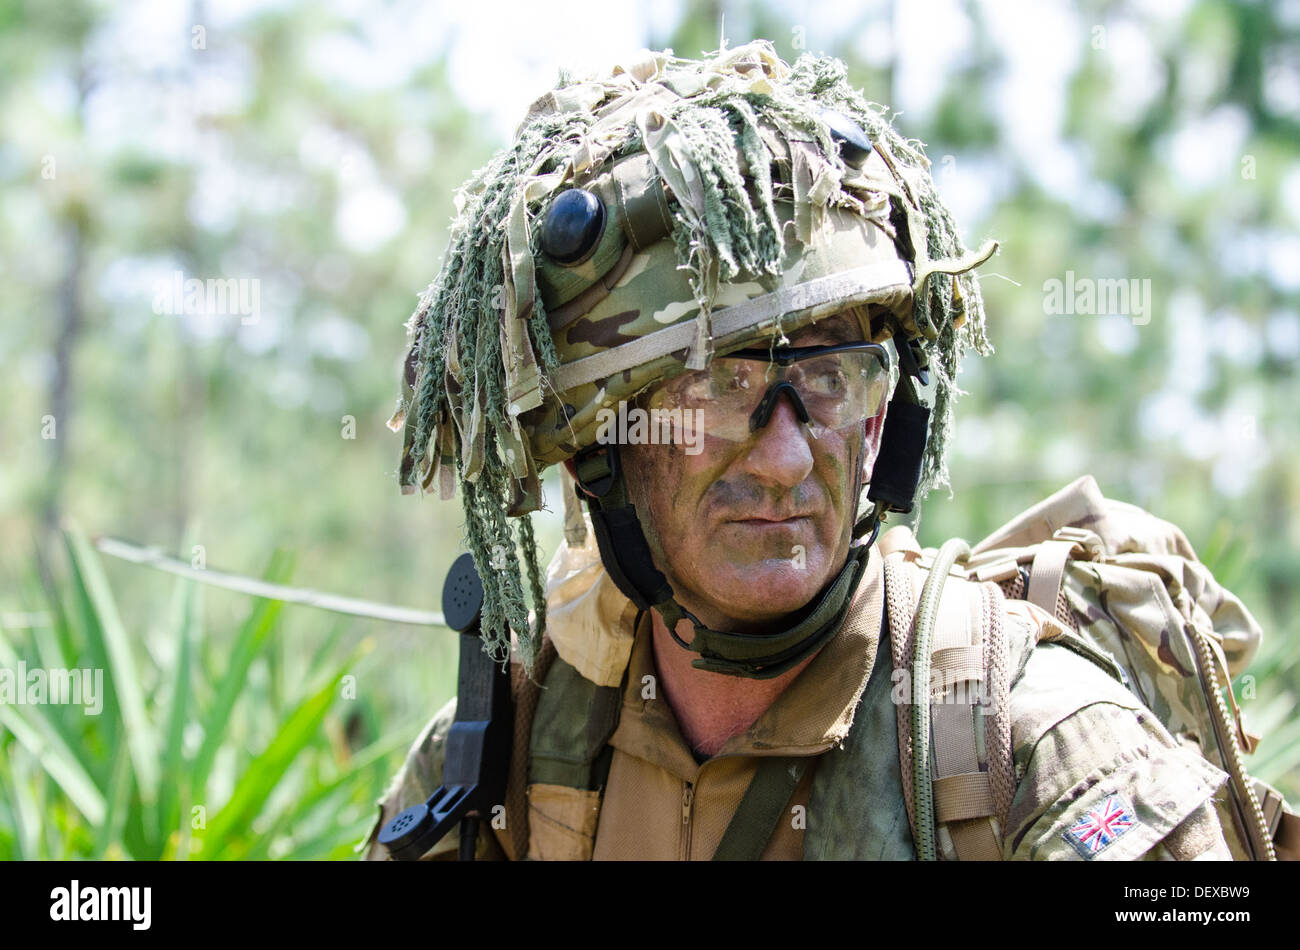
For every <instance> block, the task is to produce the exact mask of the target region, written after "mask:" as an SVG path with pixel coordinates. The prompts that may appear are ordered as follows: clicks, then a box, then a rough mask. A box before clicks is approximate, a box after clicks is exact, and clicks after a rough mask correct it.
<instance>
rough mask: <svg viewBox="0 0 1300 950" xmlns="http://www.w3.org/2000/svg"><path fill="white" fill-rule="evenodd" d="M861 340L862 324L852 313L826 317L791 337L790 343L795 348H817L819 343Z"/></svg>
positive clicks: (846, 312)
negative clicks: (811, 346)
mask: <svg viewBox="0 0 1300 950" xmlns="http://www.w3.org/2000/svg"><path fill="white" fill-rule="evenodd" d="M861 339H862V324H860V323H859V322H858V317H857V314H855V313H853V312H852V311H845V312H844V313H837V314H835V315H834V316H831V317H824V318H823V319H821V320H818V321H817V322H816V323H814V324H811V325H809V326H806V327H803V328H801V329H800V330H799V331H798V332H797V333H792V334H791V335H790V342H791V344H793V345H795V346H809V345H813V346H815V345H817V344H818V343H855V342H857V341H859V340H861Z"/></svg>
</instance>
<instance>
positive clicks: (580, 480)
mask: <svg viewBox="0 0 1300 950" xmlns="http://www.w3.org/2000/svg"><path fill="white" fill-rule="evenodd" d="M894 342H895V346H896V347H897V348H898V349H899V355H900V362H901V368H902V370H903V373H902V376H901V378H900V380H899V385H898V387H897V389H896V391H895V393H894V397H893V398H892V399H891V400H890V402H889V411H888V413H887V414H886V416H885V425H884V431H883V432H882V433H881V439H880V451H879V452H878V454H877V456H876V462H875V465H874V467H873V468H872V472H871V488H870V489H869V491H868V496H867V497H868V500H869V501H871V502H872V503H873V504H872V507H871V509H870V510H869V511H868V513H867V514H866V515H864V516H863V517H862V518H861V519H859V520H858V521H857V523H856V524H854V525H853V529H852V533H851V538H850V545H849V555H848V558H847V559H846V561H845V563H844V566H843V567H841V568H840V570H839V571H838V572H837V573H836V575H835V577H833V578H832V579H831V580H830V582H829V583H828V584H827V585H826V586H825V587H823V588H822V590H821V592H820V593H819V594H818V595H817V597H815V598H814V600H813V602H812V603H813V606H812V609H811V610H810V611H809V612H807V613H806V614H805V615H804V617H803V619H801V620H799V621H798V622H797V623H795V624H794V625H793V626H791V627H789V628H788V629H786V630H781V631H778V632H776V633H764V634H752V633H732V632H728V631H724V630H713V629H710V628H709V627H706V626H705V625H704V624H703V623H701V622H700V620H699V618H698V617H696V616H695V615H694V614H692V613H691V612H690V611H689V610H687V609H686V608H685V607H683V606H682V605H681V604H679V603H678V602H677V600H676V598H675V597H674V595H673V589H672V585H671V584H669V583H668V579H667V578H666V577H664V575H663V573H662V572H661V571H660V570H659V569H658V568H657V567H655V564H654V557H653V555H652V554H651V551H650V544H649V542H647V540H646V537H645V532H644V531H643V530H642V527H641V521H640V519H639V518H638V517H637V513H636V509H635V508H634V507H633V505H632V503H631V501H630V500H629V498H628V493H627V483H626V481H625V480H624V477H623V471H622V466H621V465H620V462H619V447H618V446H617V445H614V444H611V445H595V446H592V447H591V448H588V449H586V450H584V451H582V452H580V453H578V455H577V456H576V457H575V459H574V462H575V466H574V467H575V469H576V471H577V479H576V480H577V487H576V491H577V492H578V496H579V498H582V499H584V500H585V501H586V502H587V506H588V509H589V510H590V513H591V524H592V528H593V529H594V531H595V534H596V543H597V546H598V547H599V549H600V559H601V561H602V562H603V563H604V565H605V570H606V571H607V572H608V573H609V575H610V578H611V579H612V580H613V581H614V583H615V585H616V586H617V587H618V589H619V590H620V591H622V592H623V593H624V594H625V595H626V596H627V598H628V599H629V600H631V601H632V603H634V604H636V606H637V608H638V609H639V610H643V611H644V610H647V609H649V608H651V607H653V608H654V609H655V610H657V611H658V612H659V616H660V617H662V618H663V622H664V625H665V626H666V627H667V628H668V632H669V633H670V634H671V635H672V638H673V639H674V640H676V641H677V643H679V644H680V645H681V646H682V647H684V648H685V649H687V650H691V651H692V652H695V653H698V654H700V657H699V659H696V660H694V661H692V663H691V665H692V666H693V667H695V668H696V669H701V670H708V671H710V672H713V673H725V674H727V675H729V676H743V677H747V678H750V679H770V678H771V677H774V676H780V675H781V674H782V673H785V672H786V671H788V670H790V669H793V668H794V667H795V666H797V665H798V664H799V663H801V662H803V660H805V659H806V658H807V657H809V656H811V655H812V654H813V653H814V652H816V651H817V650H819V649H820V648H821V647H822V646H823V645H824V644H825V643H826V642H827V641H828V640H829V639H830V638H831V637H832V636H834V635H835V632H836V631H837V630H839V628H840V625H841V623H842V622H843V620H844V616H845V615H846V614H847V613H848V609H849V605H850V603H851V602H852V595H853V592H854V591H855V590H857V586H858V582H859V581H860V580H861V578H862V574H863V572H864V571H865V569H866V566H867V558H868V554H869V552H870V549H871V545H872V544H873V543H874V542H875V540H876V535H877V534H878V533H879V531H880V523H881V521H882V519H883V518H884V516H885V514H886V512H889V511H899V512H908V511H911V510H912V506H913V500H914V498H915V495H916V487H917V483H918V482H919V480H920V474H921V461H922V458H923V457H924V454H925V443H926V438H927V436H928V434H929V421H930V410H929V408H928V407H926V406H925V405H924V404H923V403H922V401H921V399H920V390H919V387H918V385H917V384H918V383H924V382H926V381H927V375H928V374H927V372H926V370H927V367H926V365H925V360H924V356H923V352H922V351H921V350H920V348H919V347H916V346H913V345H912V344H911V342H910V341H908V340H907V339H906V338H905V337H903V336H902V334H898V335H897V336H896V337H895V340H894ZM762 421H763V422H766V419H764V420H762ZM865 450H866V449H865V442H864V447H863V451H864V452H865ZM855 467H856V473H855V475H854V482H853V494H852V495H851V496H850V497H851V498H852V503H853V505H854V508H855V511H856V507H857V503H858V498H859V497H860V496H861V493H862V479H863V472H864V468H863V466H862V465H861V464H859V465H857V466H855ZM864 537H865V538H866V540H865V541H864V540H862V539H863V538H864ZM682 620H689V621H690V622H691V625H692V626H693V627H694V628H695V637H694V639H692V640H691V642H690V643H687V642H686V641H684V640H682V639H681V638H680V637H679V636H678V635H677V625H678V623H679V622H680V621H682Z"/></svg>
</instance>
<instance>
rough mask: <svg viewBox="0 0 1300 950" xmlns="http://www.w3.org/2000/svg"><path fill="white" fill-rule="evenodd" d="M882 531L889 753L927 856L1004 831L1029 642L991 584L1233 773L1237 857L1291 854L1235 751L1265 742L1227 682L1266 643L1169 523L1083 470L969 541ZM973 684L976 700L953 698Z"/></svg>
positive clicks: (1261, 786) (1228, 820) (1230, 802)
mask: <svg viewBox="0 0 1300 950" xmlns="http://www.w3.org/2000/svg"><path fill="white" fill-rule="evenodd" d="M878 544H879V547H880V550H881V553H882V555H883V556H884V571H885V589H886V592H887V595H886V604H887V608H888V616H889V627H890V641H891V649H892V651H893V659H894V668H895V671H896V673H897V672H898V671H904V670H905V671H907V674H908V676H909V678H910V689H911V698H910V700H909V699H907V698H904V700H903V701H902V702H900V703H899V705H898V731H899V754H900V759H901V763H902V776H903V785H904V797H905V799H906V801H907V808H908V814H909V819H910V821H911V825H912V830H913V838H914V840H915V843H916V848H917V853H918V855H919V856H920V857H921V858H922V859H927V858H929V859H933V858H934V857H936V856H937V852H939V851H942V852H943V853H944V854H947V855H949V856H955V857H957V858H959V859H968V858H977V859H996V858H998V857H999V856H1000V854H999V852H998V848H997V834H996V829H998V828H1001V827H1005V821H1006V815H1007V810H1008V808H1009V805H1010V800H1011V795H1012V794H1013V793H1014V789H1015V785H1016V776H1015V775H1014V774H1013V769H1012V762H1011V759H1012V756H1011V735H1010V728H1009V723H1008V722H1007V721H1006V716H1005V712H1006V706H1007V689H1008V682H1009V681H1010V680H1011V679H1012V678H1013V677H1012V675H1011V672H1010V670H1009V669H1008V667H1011V668H1012V669H1014V668H1015V667H1016V666H1017V665H1019V666H1020V667H1023V664H1024V662H1025V660H1026V659H1027V656H1026V654H1027V652H1028V649H1032V647H1033V644H1028V649H1022V650H1020V651H1019V655H1017V651H1016V650H1014V648H1012V649H1009V647H1008V638H1007V636H1006V634H1005V632H1004V631H1002V630H1001V629H1000V619H998V620H995V619H994V618H1000V616H1001V611H998V610H996V609H994V608H992V607H990V603H992V602H994V601H996V600H997V599H998V594H1000V595H1001V597H1005V598H1010V599H1019V600H1027V601H1029V602H1031V603H1033V604H1035V605H1037V606H1038V607H1040V608H1042V609H1043V610H1044V611H1046V613H1048V614H1050V615H1051V616H1052V617H1053V618H1054V620H1055V623H1054V624H1048V625H1045V627H1046V629H1047V631H1048V632H1047V636H1048V637H1049V638H1051V639H1053V640H1057V641H1059V642H1061V643H1063V644H1065V645H1067V646H1069V647H1071V648H1072V649H1075V650H1076V651H1078V652H1080V653H1082V654H1084V655H1085V656H1088V657H1089V658H1090V659H1092V660H1094V662H1096V663H1098V664H1099V665H1101V666H1102V667H1103V668H1104V669H1106V670H1107V671H1108V672H1110V674H1111V675H1112V676H1114V677H1115V678H1116V679H1118V680H1119V681H1120V682H1121V683H1122V684H1123V685H1124V686H1126V687H1127V688H1128V689H1129V690H1130V691H1132V692H1133V693H1134V694H1135V695H1136V696H1137V697H1138V698H1139V699H1140V700H1141V701H1142V703H1143V704H1144V705H1145V706H1146V707H1147V708H1149V709H1150V710H1151V711H1152V712H1153V713H1154V714H1155V715H1156V717H1157V718H1158V719H1159V720H1160V722H1161V723H1162V724H1163V725H1164V726H1165V728H1166V729H1168V731H1169V732H1170V734H1171V735H1172V736H1173V737H1174V738H1175V739H1176V740H1178V741H1179V742H1180V744H1182V745H1183V746H1184V747H1186V748H1190V749H1193V750H1195V751H1197V752H1199V753H1200V755H1201V756H1203V757H1204V758H1205V759H1206V760H1207V761H1209V762H1210V763H1211V764H1213V765H1215V766H1217V767H1219V768H1221V769H1222V770H1223V771H1224V772H1226V773H1227V774H1228V776H1229V780H1228V782H1227V783H1226V784H1224V785H1223V786H1221V787H1220V789H1219V791H1218V792H1217V794H1216V796H1215V799H1214V802H1213V804H1214V807H1215V810H1216V812H1217V813H1218V816H1219V819H1220V824H1221V825H1222V827H1223V832H1224V837H1225V840H1226V841H1227V843H1228V846H1229V849H1230V850H1231V851H1232V854H1233V856H1234V858H1236V859H1237V860H1251V859H1254V860H1276V859H1277V858H1279V857H1281V858H1285V859H1296V858H1300V818H1298V817H1297V816H1296V815H1295V813H1294V812H1293V811H1292V810H1291V809H1290V807H1289V806H1288V805H1287V804H1286V802H1285V801H1284V800H1283V798H1282V796H1281V795H1280V794H1279V793H1278V792H1277V791H1276V790H1275V789H1273V788H1271V787H1270V786H1268V785H1266V784H1265V783H1263V782H1260V781H1257V780H1254V779H1252V778H1251V777H1250V776H1249V775H1248V774H1247V772H1246V770H1245V766H1244V763H1243V760H1242V756H1243V755H1244V754H1247V753H1250V752H1253V751H1254V750H1255V747H1256V745H1257V744H1258V742H1259V738H1258V737H1257V736H1255V735H1253V734H1251V733H1250V732H1249V731H1248V730H1247V729H1246V726H1245V722H1244V718H1243V715H1242V711H1241V708H1240V707H1239V706H1238V704H1237V701H1236V697H1235V696H1234V694H1233V690H1232V677H1233V676H1235V675H1237V674H1239V673H1240V672H1241V671H1242V670H1243V669H1244V668H1245V667H1246V665H1247V664H1248V663H1249V662H1250V659H1251V657H1252V656H1253V655H1254V653H1255V651H1256V649H1257V648H1258V646H1259V642H1260V638H1261V631H1260V627H1259V625H1258V624H1257V623H1256V622H1255V620H1254V618H1253V617H1252V616H1251V615H1250V613H1249V611H1247V610H1246V608H1245V606H1243V605H1242V603H1241V601H1239V600H1238V599H1237V598H1236V597H1235V596H1233V595H1232V594H1231V593H1229V592H1228V591H1226V590H1224V589H1223V588H1222V587H1220V586H1219V585H1218V583H1217V582H1216V581H1215V580H1214V578H1213V577H1212V576H1211V575H1210V572H1209V571H1208V570H1207V569H1206V567H1205V566H1204V565H1203V564H1201V562H1200V561H1199V560H1198V559H1197V557H1196V554H1195V552H1194V551H1193V550H1192V548H1191V545H1190V544H1189V543H1188V541H1187V538H1186V536H1185V535H1184V534H1183V532H1182V531H1181V530H1180V529H1178V528H1177V527H1176V526H1174V525H1172V524H1170V523H1168V522H1166V521H1162V520H1160V519H1158V518H1156V517H1154V516H1153V515H1151V514H1149V513H1148V512H1146V511H1144V510H1142V509H1141V508H1138V507H1136V506H1134V505H1129V504H1125V503H1122V502H1117V501H1113V500H1111V499H1107V498H1105V497H1104V496H1103V495H1102V494H1101V491H1100V489H1099V488H1098V487H1097V483H1096V481H1095V480H1094V479H1093V478H1092V476H1090V475H1087V476H1084V477H1082V478H1080V479H1078V480H1077V481H1075V482H1073V483H1072V484H1070V485H1067V486H1066V487H1065V488H1063V489H1061V490H1060V491H1059V492H1057V493H1056V494H1054V495H1052V496H1051V497H1049V498H1047V499H1045V500H1044V501H1042V502H1040V503H1039V504H1037V505H1035V506H1033V507H1032V508H1030V509H1029V510H1027V511H1025V512H1024V513H1022V514H1021V515H1019V516H1017V517H1016V518H1014V519H1012V520H1011V521H1009V522H1007V523H1006V524H1005V525H1003V526H1002V527H1001V528H999V529H998V530H997V531H995V532H993V534H991V535H989V537H987V538H985V539H984V540H983V541H981V542H979V543H978V544H976V545H975V546H974V547H970V546H969V545H967V544H966V542H964V541H963V540H961V539H953V540H950V541H948V542H947V543H945V544H944V545H943V546H941V547H940V548H938V549H932V548H931V549H924V550H923V549H921V548H920V547H919V545H918V544H917V543H916V540H915V538H914V537H913V536H912V534H911V532H910V530H909V529H908V528H906V527H903V526H900V527H897V528H894V529H891V530H890V531H889V532H887V533H886V534H885V535H884V536H883V537H882V538H881V539H880V541H879V542H878ZM994 588H996V591H997V593H994V591H993V589H994ZM972 687H978V688H979V693H980V695H963V694H962V690H966V691H967V692H968V693H969V692H971V691H972ZM1225 697H1226V702H1225ZM927 699H928V700H929V701H928V702H927V701H926V700H927ZM976 707H981V709H980V714H979V715H976V714H975V712H976ZM990 707H991V708H990ZM972 725H974V728H972ZM977 733H978V734H977ZM995 820H996V821H997V824H994V821H995ZM940 842H942V844H943V847H942V848H941V847H940V846H939V845H940Z"/></svg>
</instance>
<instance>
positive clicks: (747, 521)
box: [729, 515, 808, 527]
mask: <svg viewBox="0 0 1300 950" xmlns="http://www.w3.org/2000/svg"><path fill="white" fill-rule="evenodd" d="M729 520H730V521H731V523H732V524H743V525H751V526H753V527H764V526H769V525H796V524H799V523H800V522H803V521H807V520H808V515H791V516H790V517H788V518H775V517H772V518H769V517H756V518H732V519H729Z"/></svg>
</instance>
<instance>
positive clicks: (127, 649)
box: [65, 524, 158, 811]
mask: <svg viewBox="0 0 1300 950" xmlns="http://www.w3.org/2000/svg"><path fill="white" fill-rule="evenodd" d="M65 536H66V538H67V541H68V546H69V550H70V551H71V553H72V557H73V560H74V561H75V562H76V564H77V567H78V573H79V575H80V577H81V579H82V582H83V583H84V585H85V588H86V593H87V595H88V597H89V598H90V602H91V604H92V605H93V606H94V609H95V615H96V616H97V617H98V619H99V628H100V631H101V633H102V635H103V638H104V652H105V654H106V656H107V658H108V675H109V678H110V679H111V680H112V683H113V692H114V693H116V694H117V701H118V706H119V708H120V709H121V712H122V724H123V726H124V728H125V730H126V746H127V752H128V754H129V755H130V756H131V765H132V767H133V768H134V770H135V781H136V786H137V787H138V789H139V791H140V800H141V804H142V805H143V806H144V808H145V809H146V811H147V810H149V809H151V808H153V807H155V806H156V803H157V801H158V744H157V740H156V737H155V735H154V730H153V726H152V724H151V723H150V722H149V718H148V716H147V715H146V714H145V699H144V691H143V690H142V689H141V686H140V676H139V674H138V673H137V671H136V666H135V657H134V654H133V652H132V649H131V642H130V640H129V639H128V637H127V634H126V629H125V628H124V627H123V626H122V618H121V617H120V616H119V615H118V612H117V604H116V603H115V602H114V600H113V593H112V591H111V590H110V589H109V586H108V579H107V578H106V577H105V576H104V568H103V565H101V564H100V563H99V558H98V557H97V556H96V555H95V552H94V551H93V550H92V549H91V547H90V543H89V542H88V541H87V540H86V536H85V535H84V534H82V532H81V530H80V529H79V528H77V527H76V525H72V524H70V525H69V526H68V527H67V529H65Z"/></svg>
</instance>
